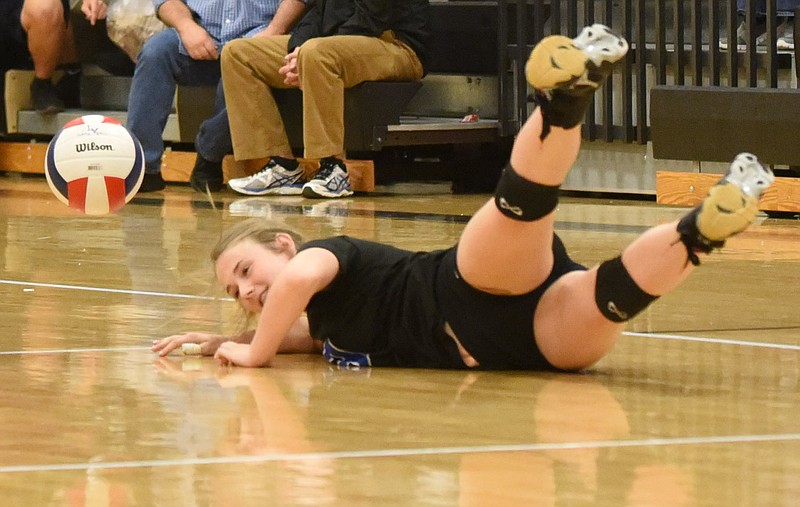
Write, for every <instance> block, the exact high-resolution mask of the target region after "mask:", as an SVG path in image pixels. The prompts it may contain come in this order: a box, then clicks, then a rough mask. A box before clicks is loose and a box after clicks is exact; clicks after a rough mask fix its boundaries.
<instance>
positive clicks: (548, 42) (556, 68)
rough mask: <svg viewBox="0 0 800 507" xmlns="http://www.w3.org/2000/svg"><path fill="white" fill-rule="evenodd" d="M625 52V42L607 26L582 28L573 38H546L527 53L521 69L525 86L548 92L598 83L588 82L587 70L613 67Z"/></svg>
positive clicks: (626, 44) (626, 46) (554, 36)
mask: <svg viewBox="0 0 800 507" xmlns="http://www.w3.org/2000/svg"><path fill="white" fill-rule="evenodd" d="M627 53H628V43H627V41H625V39H623V38H622V37H619V36H618V35H616V34H614V33H613V32H612V31H611V30H610V29H609V28H608V27H607V26H605V25H600V24H595V25H592V26H588V27H586V28H584V29H583V30H582V31H581V33H580V34H579V35H578V36H577V37H575V38H574V39H570V38H569V37H565V36H563V35H550V36H548V37H545V38H544V39H542V40H541V41H540V42H539V43H538V44H537V45H536V47H534V48H533V51H531V55H530V57H529V58H528V62H527V64H526V66H525V75H526V78H527V79H528V83H529V84H530V85H531V86H532V87H533V88H534V89H537V90H551V89H555V88H568V87H574V86H580V85H588V86H591V87H593V88H597V87H598V86H599V85H600V84H601V83H598V82H595V81H592V80H591V79H588V74H589V70H590V69H589V67H590V65H592V64H593V65H594V66H595V67H601V66H602V65H604V64H606V65H613V64H614V63H616V62H618V61H619V60H621V59H622V58H623V57H624V56H625V55H626V54H627Z"/></svg>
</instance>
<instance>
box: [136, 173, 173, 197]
mask: <svg viewBox="0 0 800 507" xmlns="http://www.w3.org/2000/svg"><path fill="white" fill-rule="evenodd" d="M165 188H167V184H166V182H165V181H164V178H162V177H161V173H144V179H142V186H141V187H139V192H140V193H142V192H157V191H159V190H164V189H165Z"/></svg>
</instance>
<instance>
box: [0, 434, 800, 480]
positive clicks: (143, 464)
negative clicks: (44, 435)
mask: <svg viewBox="0 0 800 507" xmlns="http://www.w3.org/2000/svg"><path fill="white" fill-rule="evenodd" d="M794 440H800V433H783V434H768V435H732V436H717V437H678V438H651V439H642V440H611V441H604V440H599V441H588V442H561V443H540V444H516V445H483V446H468V447H423V448H420V449H376V450H364V451H338V452H310V453H297V454H262V455H258V456H251V455H242V456H218V457H213V458H185V459H161V460H142V461H108V462H105V463H103V462H100V463H60V464H59V463H55V464H50V465H12V466H0V473H17V472H57V471H68V470H100V469H103V470H107V469H122V468H152V467H171V466H195V465H226V464H237V463H241V464H244V463H269V462H276V461H300V460H330V459H360V458H405V457H414V456H437V455H450V454H483V453H496V452H540V451H553V450H555V451H561V450H574V449H603V448H606V449H607V448H626V447H647V446H668V445H708V444H734V443H760V442H784V441H794Z"/></svg>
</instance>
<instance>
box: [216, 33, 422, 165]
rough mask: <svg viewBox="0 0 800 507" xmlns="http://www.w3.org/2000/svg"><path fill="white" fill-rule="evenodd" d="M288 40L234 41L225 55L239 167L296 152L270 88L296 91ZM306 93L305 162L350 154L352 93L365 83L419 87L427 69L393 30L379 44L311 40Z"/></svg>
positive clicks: (305, 49)
mask: <svg viewBox="0 0 800 507" xmlns="http://www.w3.org/2000/svg"><path fill="white" fill-rule="evenodd" d="M288 43H289V36H288V35H276V36H272V37H255V38H250V39H238V40H234V41H231V42H229V43H228V44H227V45H226V46H225V49H224V50H223V52H222V82H223V86H224V88H225V102H226V103H227V107H228V118H229V121H230V126H231V137H232V139H233V151H234V156H235V157H236V159H237V160H250V159H257V158H267V157H270V156H273V155H276V154H280V153H289V152H291V146H290V145H289V139H288V138H287V136H286V131H285V128H284V125H283V120H282V118H281V116H280V112H279V111H278V106H277V105H276V104H275V100H274V98H273V96H272V91H271V90H270V88H289V86H287V85H286V84H284V83H283V76H282V75H281V74H279V73H278V69H279V68H281V67H282V66H283V65H284V59H283V58H284V56H286V54H287V52H288ZM297 63H298V68H299V72H300V79H301V81H302V90H303V129H304V131H303V145H304V147H305V153H304V156H305V157H306V158H310V159H319V158H323V157H329V156H332V155H338V154H342V153H343V152H344V90H345V89H346V88H351V87H353V86H356V85H357V84H359V83H362V82H364V81H415V80H418V79H421V78H422V65H421V64H420V62H419V59H418V58H417V56H416V54H415V53H414V51H413V50H412V49H410V48H409V47H408V46H406V45H405V44H403V43H402V42H400V41H399V40H397V39H396V38H395V36H394V34H393V33H392V32H391V31H387V32H384V34H383V35H382V36H381V37H380V38H378V37H367V36H361V35H336V36H331V37H318V38H314V39H310V40H308V41H306V42H305V43H304V44H303V45H302V46H301V48H300V52H299V54H298V59H297Z"/></svg>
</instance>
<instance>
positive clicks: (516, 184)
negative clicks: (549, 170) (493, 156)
mask: <svg viewBox="0 0 800 507" xmlns="http://www.w3.org/2000/svg"><path fill="white" fill-rule="evenodd" d="M558 188H559V187H558V186H552V185H542V184H540V183H535V182H533V181H529V180H526V179H525V178H523V177H522V176H520V175H519V174H517V172H516V171H514V168H513V167H511V165H507V166H506V168H505V169H503V173H502V174H501V175H500V181H498V182H497V188H496V189H495V191H494V203H495V205H496V206H497V209H499V210H500V213H502V214H504V215H505V216H507V217H509V218H512V219H514V220H520V221H522V222H533V221H534V220H539V219H540V218H542V217H543V216H545V215H548V214H550V212H551V211H553V210H554V209H556V206H558Z"/></svg>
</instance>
